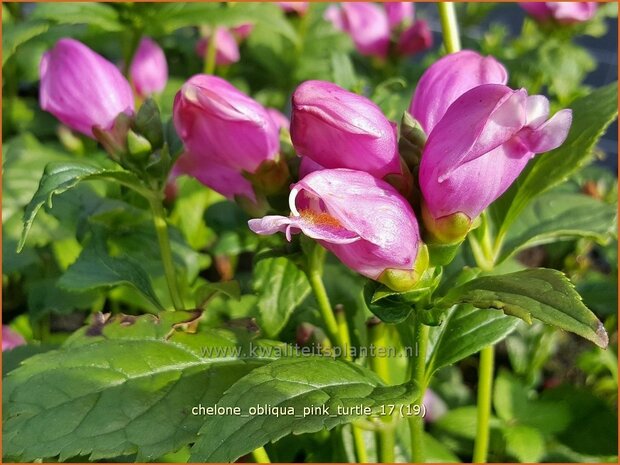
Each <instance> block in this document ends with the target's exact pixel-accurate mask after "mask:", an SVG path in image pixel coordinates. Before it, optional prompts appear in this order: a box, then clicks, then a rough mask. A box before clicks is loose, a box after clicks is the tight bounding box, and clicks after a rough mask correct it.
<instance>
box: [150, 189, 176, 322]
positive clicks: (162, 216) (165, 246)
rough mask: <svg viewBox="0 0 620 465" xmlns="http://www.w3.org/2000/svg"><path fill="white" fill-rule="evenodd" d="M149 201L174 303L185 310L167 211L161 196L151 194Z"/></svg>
mask: <svg viewBox="0 0 620 465" xmlns="http://www.w3.org/2000/svg"><path fill="white" fill-rule="evenodd" d="M149 203H150V205H151V212H152V213H153V222H154V224H155V232H156V233H157V241H158V242H159V250H160V253H161V261H162V264H163V266H164V274H165V275H166V281H167V283H168V290H169V291H170V298H171V299H172V305H174V308H175V310H183V300H182V299H181V294H180V292H179V286H178V283H177V279H176V272H175V270H174V262H173V259H172V250H171V249H170V237H169V236H168V225H167V224H166V213H165V211H164V207H163V206H162V204H161V201H160V199H159V198H157V197H155V196H151V197H150V198H149Z"/></svg>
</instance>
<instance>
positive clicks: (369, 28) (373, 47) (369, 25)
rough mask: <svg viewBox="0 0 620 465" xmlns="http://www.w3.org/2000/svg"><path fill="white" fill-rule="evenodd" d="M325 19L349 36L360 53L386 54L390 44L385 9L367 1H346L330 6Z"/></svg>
mask: <svg viewBox="0 0 620 465" xmlns="http://www.w3.org/2000/svg"><path fill="white" fill-rule="evenodd" d="M325 19H327V20H329V21H331V23H332V24H333V25H334V27H335V28H336V29H338V30H341V31H343V32H346V33H347V34H349V35H350V36H351V38H352V39H353V42H354V43H355V47H356V48H357V50H358V52H359V53H361V54H362V55H370V56H377V57H380V58H384V57H386V56H387V53H388V48H389V45H390V25H389V23H388V18H387V15H386V13H385V11H384V10H383V9H382V8H381V7H379V6H378V5H375V4H374V3H367V2H347V3H342V4H341V5H340V7H337V6H331V7H329V8H328V9H327V10H326V11H325Z"/></svg>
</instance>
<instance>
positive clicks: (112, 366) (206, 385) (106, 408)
mask: <svg viewBox="0 0 620 465" xmlns="http://www.w3.org/2000/svg"><path fill="white" fill-rule="evenodd" d="M198 315H199V313H198ZM195 317H196V315H195V314H193V313H190V312H167V313H165V314H162V316H161V318H157V317H155V316H153V315H144V316H141V317H130V316H127V315H120V316H118V317H116V318H113V319H112V320H108V321H107V322H105V323H104V324H94V325H92V326H91V327H89V328H85V331H82V332H81V334H80V335H76V336H75V337H74V338H73V339H71V340H70V341H68V343H67V344H65V346H63V347H62V348H60V349H59V350H54V351H51V352H47V353H45V354H42V355H37V356H35V357H31V358H28V359H27V360H25V361H24V362H23V364H22V366H21V367H19V368H18V369H16V370H14V371H13V372H11V373H10V374H9V375H8V376H7V377H6V378H5V380H4V385H3V414H4V417H5V421H4V434H3V438H4V443H3V446H4V447H3V452H4V454H5V456H8V457H14V458H19V459H20V460H21V461H32V460H35V459H37V458H48V457H56V456H58V457H59V459H60V460H61V461H63V460H66V459H68V458H70V457H74V456H77V455H90V460H93V461H96V460H100V459H103V458H113V457H117V456H119V455H127V454H136V453H137V457H136V460H137V461H152V460H154V459H156V458H157V457H159V456H160V455H162V454H164V453H167V452H169V451H174V450H178V449H179V448H180V447H182V446H183V445H186V444H188V443H190V442H193V441H194V440H195V436H196V432H197V431H198V430H199V429H200V427H201V426H202V424H203V422H204V417H202V416H200V415H193V414H192V411H191V410H192V407H195V406H198V405H199V404H202V405H204V406H209V405H213V404H215V403H216V402H218V401H219V399H220V398H221V396H222V394H223V393H224V392H225V391H226V390H227V389H228V388H229V387H230V386H231V385H232V384H233V383H234V382H235V381H236V380H237V379H239V378H240V377H242V376H244V375H245V374H247V373H248V372H250V371H251V370H252V369H253V368H256V367H258V366H261V365H264V364H265V363H268V362H270V361H272V360H273V357H270V356H265V355H264V353H259V354H258V356H256V357H252V356H250V355H251V354H250V353H248V352H246V351H245V350H244V348H243V347H244V346H243V344H241V343H240V342H239V341H238V339H237V337H236V336H235V335H234V334H233V333H230V332H228V331H219V330H205V331H201V332H199V333H196V334H188V333H185V332H183V331H179V330H178V329H177V328H178V327H179V325H180V324H182V323H183V321H184V320H185V321H191V320H192V319H195ZM98 334H100V335H98ZM256 344H257V345H261V346H265V344H268V343H258V342H257V343H256Z"/></svg>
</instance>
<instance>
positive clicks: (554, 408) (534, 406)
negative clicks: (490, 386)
mask: <svg viewBox="0 0 620 465" xmlns="http://www.w3.org/2000/svg"><path fill="white" fill-rule="evenodd" d="M493 406H494V408H495V412H496V413H497V415H498V416H499V418H501V419H502V420H504V421H505V422H506V423H507V424H519V425H523V426H527V427H530V428H534V429H536V430H538V431H540V432H541V433H544V434H549V435H551V434H555V433H558V432H561V431H563V430H564V429H565V428H566V426H567V425H568V424H569V422H570V408H569V406H568V405H567V404H566V403H564V402H554V401H546V400H540V399H537V398H535V396H534V393H530V392H529V391H528V389H527V388H526V387H525V386H524V385H523V383H522V382H521V381H519V379H517V377H516V376H514V375H512V374H511V373H509V372H507V371H505V370H502V371H500V374H499V375H498V376H497V378H496V380H495V385H494V391H493Z"/></svg>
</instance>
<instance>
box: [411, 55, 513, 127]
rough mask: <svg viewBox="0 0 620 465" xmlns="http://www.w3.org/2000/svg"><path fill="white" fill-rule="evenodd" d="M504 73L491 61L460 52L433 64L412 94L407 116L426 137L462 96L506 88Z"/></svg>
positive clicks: (493, 60)
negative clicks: (483, 86)
mask: <svg viewBox="0 0 620 465" xmlns="http://www.w3.org/2000/svg"><path fill="white" fill-rule="evenodd" d="M507 81H508V73H507V72H506V69H505V68H504V67H503V66H502V65H501V64H500V63H499V62H498V61H497V60H495V59H494V58H492V57H483V56H482V55H480V54H478V53H476V52H472V51H471V50H463V51H461V52H458V53H453V54H450V55H446V56H445V57H443V58H441V59H440V60H438V61H436V62H435V63H433V64H432V65H431V66H430V67H429V68H428V69H427V70H426V72H425V73H424V74H423V75H422V78H421V79H420V81H419V82H418V85H417V87H416V89H415V93H414V94H413V100H412V102H411V105H410V106H409V113H411V114H412V115H413V117H414V118H415V119H417V120H418V122H419V123H420V124H421V125H422V128H423V129H424V131H426V133H427V134H430V132H431V131H432V130H433V128H434V127H435V125H436V124H437V123H438V122H439V120H440V119H441V118H442V117H443V115H444V113H445V112H446V110H447V109H448V107H449V106H450V105H451V104H452V103H453V102H454V101H455V100H456V99H457V98H459V97H460V96H461V95H462V94H464V93H465V92H467V91H468V90H470V89H473V88H474V87H476V86H479V85H481V84H506V82H507Z"/></svg>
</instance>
